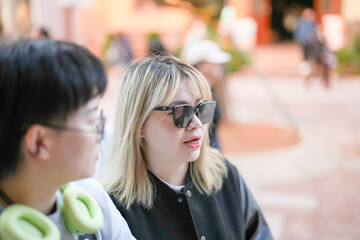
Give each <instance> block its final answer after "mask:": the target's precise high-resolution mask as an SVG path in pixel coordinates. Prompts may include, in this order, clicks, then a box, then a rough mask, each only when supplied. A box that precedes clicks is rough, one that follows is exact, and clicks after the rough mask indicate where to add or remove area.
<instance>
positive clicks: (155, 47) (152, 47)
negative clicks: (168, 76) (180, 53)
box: [148, 33, 166, 56]
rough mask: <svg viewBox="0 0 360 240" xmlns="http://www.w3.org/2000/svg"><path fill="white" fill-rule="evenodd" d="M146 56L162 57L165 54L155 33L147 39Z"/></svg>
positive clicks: (162, 45)
mask: <svg viewBox="0 0 360 240" xmlns="http://www.w3.org/2000/svg"><path fill="white" fill-rule="evenodd" d="M148 53H149V54H148V55H149V56H152V55H163V54H166V49H165V46H164V44H163V43H162V42H161V40H160V36H159V34H157V33H151V34H149V37H148Z"/></svg>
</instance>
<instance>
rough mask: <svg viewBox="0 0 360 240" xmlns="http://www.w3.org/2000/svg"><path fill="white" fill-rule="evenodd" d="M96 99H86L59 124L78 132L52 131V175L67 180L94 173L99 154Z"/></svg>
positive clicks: (97, 101) (97, 100)
mask: <svg viewBox="0 0 360 240" xmlns="http://www.w3.org/2000/svg"><path fill="white" fill-rule="evenodd" d="M98 103H99V99H98V98H95V99H93V100H90V101H89V102H88V103H87V104H85V105H84V106H83V107H81V108H79V109H78V110H77V111H74V112H73V113H71V114H70V115H69V117H68V120H67V121H66V123H62V125H63V126H66V127H69V128H73V129H79V130H80V131H67V130H64V131H56V130H54V129H50V130H52V131H53V134H54V135H53V138H52V139H53V145H52V148H51V158H52V161H53V167H54V168H56V169H57V171H56V174H58V176H57V177H58V178H60V179H61V180H62V181H65V182H68V181H72V180H76V179H80V178H86V177H90V176H92V175H93V174H94V172H95V165H96V161H97V159H98V156H99V150H100V144H99V136H98V135H97V134H96V133H95V131H96V125H97V124H98V119H99V112H98Z"/></svg>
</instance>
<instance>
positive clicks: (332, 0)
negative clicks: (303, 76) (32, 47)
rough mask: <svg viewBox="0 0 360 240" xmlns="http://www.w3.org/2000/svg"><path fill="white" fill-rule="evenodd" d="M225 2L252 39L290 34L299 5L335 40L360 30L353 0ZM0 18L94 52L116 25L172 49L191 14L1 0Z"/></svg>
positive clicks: (78, 1) (13, 28)
mask: <svg viewBox="0 0 360 240" xmlns="http://www.w3.org/2000/svg"><path fill="white" fill-rule="evenodd" d="M171 2H176V0H172V1H171ZM227 4H228V5H229V6H231V7H232V9H234V10H235V14H236V16H235V17H236V19H241V18H252V19H254V20H255V22H256V23H257V31H256V43H257V44H268V43H272V42H278V41H284V40H291V39H292V33H291V30H292V28H293V27H294V22H295V20H296V17H297V16H298V15H299V9H301V8H303V7H311V8H314V9H315V11H316V13H317V16H318V19H319V21H323V20H324V19H326V21H327V22H326V23H325V24H324V28H325V31H330V32H327V34H329V36H333V37H334V36H335V37H337V38H339V39H337V44H338V45H337V46H341V45H344V44H345V41H346V37H347V36H349V35H351V33H352V32H356V31H360V29H357V28H359V27H357V26H359V24H358V23H359V22H360V6H359V5H360V1H358V0H228V1H227ZM0 19H1V22H0V23H1V24H2V26H3V34H4V35H11V36H24V35H26V34H27V33H28V32H29V31H30V29H31V27H33V26H43V27H46V28H47V29H49V31H50V33H51V35H52V36H53V37H54V38H57V39H66V40H70V41H75V42H78V43H80V44H84V45H86V46H88V47H89V48H91V49H92V50H93V51H94V52H95V53H97V54H99V55H101V53H102V51H103V46H104V42H105V38H106V35H107V34H109V33H115V32H119V31H121V32H123V33H126V34H127V35H128V37H129V39H130V41H131V43H132V47H133V48H134V52H136V53H138V54H140V55H141V54H143V52H144V51H145V48H146V41H147V35H148V34H150V33H158V34H159V35H160V36H161V40H162V41H163V42H164V44H165V46H166V47H167V49H168V50H170V51H175V50H176V49H177V48H178V47H179V46H181V45H182V44H183V42H184V38H185V34H186V32H187V31H188V30H189V29H190V28H191V26H192V23H193V21H194V19H195V18H194V16H192V15H191V13H190V12H189V11H187V10H186V9H180V8H172V7H164V6H162V7H160V6H158V5H156V3H155V0H126V1H124V0H51V1H49V0H1V2H0ZM329 24H330V25H331V24H332V28H329ZM334 24H335V25H334ZM331 31H332V32H331ZM349 31H350V32H349ZM334 32H335V33H334Z"/></svg>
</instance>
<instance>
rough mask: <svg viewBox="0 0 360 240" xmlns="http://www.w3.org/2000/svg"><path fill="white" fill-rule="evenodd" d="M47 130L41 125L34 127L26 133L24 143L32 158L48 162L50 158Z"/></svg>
mask: <svg viewBox="0 0 360 240" xmlns="http://www.w3.org/2000/svg"><path fill="white" fill-rule="evenodd" d="M46 133H47V130H46V129H45V128H44V127H43V126H41V125H39V124H35V125H32V126H31V127H30V128H29V129H28V130H27V131H26V133H25V136H24V142H25V147H26V148H27V151H28V153H29V154H30V156H32V157H34V158H35V157H36V158H39V159H41V160H44V161H46V160H48V159H49V158H50V152H49V144H48V142H49V140H50V139H48V137H47V134H46Z"/></svg>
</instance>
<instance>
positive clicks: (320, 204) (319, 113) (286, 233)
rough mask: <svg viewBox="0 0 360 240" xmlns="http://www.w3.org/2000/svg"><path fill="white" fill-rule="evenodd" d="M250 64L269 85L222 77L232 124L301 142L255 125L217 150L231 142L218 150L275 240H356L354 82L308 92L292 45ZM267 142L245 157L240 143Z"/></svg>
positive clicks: (359, 221) (359, 202)
mask: <svg viewBox="0 0 360 240" xmlns="http://www.w3.org/2000/svg"><path fill="white" fill-rule="evenodd" d="M254 58H255V65H256V66H257V67H258V68H259V69H260V70H261V71H263V72H264V73H265V76H266V77H267V79H266V80H261V79H259V78H257V76H256V75H255V74H253V73H252V72H251V71H250V70H249V69H247V70H246V69H245V70H244V72H242V73H240V74H234V75H232V76H231V77H230V78H229V79H228V89H229V98H230V103H229V104H230V106H231V107H230V109H231V115H232V120H233V121H234V122H235V124H236V123H238V124H243V125H244V126H246V124H249V126H250V125H251V126H252V127H253V125H254V124H255V125H256V124H258V125H259V126H268V127H269V128H274V133H275V132H277V133H278V132H279V131H277V130H279V129H283V130H284V131H283V132H284V133H285V132H286V131H288V132H289V131H290V132H291V131H292V130H291V129H292V128H295V127H298V133H297V134H298V135H297V136H298V137H299V139H300V140H299V141H297V142H296V143H295V144H289V142H288V143H286V144H284V139H280V138H279V134H274V136H273V137H272V135H271V131H266V136H265V131H264V128H261V127H260V128H259V129H260V130H259V131H254V135H251V139H250V137H248V139H243V138H241V136H242V135H241V133H238V135H237V136H240V137H239V138H241V139H238V138H236V137H234V134H231V135H227V134H225V135H221V140H222V144H223V145H224V144H232V145H234V144H235V148H234V147H232V148H227V147H226V146H223V149H224V150H226V149H227V151H225V152H224V155H225V156H226V157H227V158H228V159H229V160H230V161H231V162H233V163H234V164H235V165H236V166H237V167H238V168H239V170H240V171H241V173H242V174H243V176H244V178H245V180H246V181H247V184H248V186H249V187H250V189H251V191H252V192H253V194H254V195H255V197H256V199H257V201H258V203H259V205H260V206H261V208H262V210H263V212H264V214H265V216H266V218H267V221H268V223H269V225H270V227H271V230H272V232H273V235H274V237H275V239H279V240H288V239H290V240H305V239H306V240H322V239H324V240H325V239H326V240H333V239H334V240H335V239H336V240H338V239H341V240H352V239H354V240H355V239H360V228H359V226H360V77H359V78H354V77H353V78H351V79H339V78H337V77H335V78H333V81H332V86H331V88H330V89H324V88H323V87H322V86H321V84H320V83H319V82H317V81H315V82H314V83H313V85H311V86H309V87H306V86H305V85H304V83H303V81H302V79H301V78H300V77H299V76H298V73H297V62H298V61H299V60H300V59H301V52H300V51H299V49H298V48H296V47H294V45H283V46H281V45H279V46H270V47H262V48H258V49H257V50H256V53H255V57H254ZM284 59H285V60H284ZM118 75H119V74H118V73H117V74H114V71H113V72H112V73H111V74H110V75H109V78H110V82H109V88H108V90H107V92H106V94H105V96H104V98H103V99H102V100H101V104H100V105H101V107H102V108H103V109H104V113H105V115H106V116H107V117H108V119H107V121H108V123H109V125H111V124H112V123H113V116H114V114H115V113H114V109H115V105H116V99H117V90H118V86H119V83H120V79H119V77H118ZM266 129H268V128H266ZM223 133H224V132H223ZM247 134H249V133H247ZM254 136H255V137H254ZM265 137H266V138H267V139H273V142H272V141H271V140H270V143H271V144H269V146H270V145H272V146H274V147H273V148H271V147H270V148H261V146H256V147H254V148H248V149H247V150H248V151H243V149H244V148H242V146H240V145H244V141H248V143H249V142H250V141H253V143H257V142H256V141H255V140H254V139H256V138H257V139H259V141H258V143H259V144H263V143H264V141H261V140H263V139H264V138H265ZM285 140H286V139H285ZM267 141H269V140H267ZM277 141H282V142H281V144H278V145H277V144H276V142H277ZM236 144H239V148H236ZM249 145H251V142H250V143H249ZM233 149H235V150H233ZM236 149H238V150H236ZM249 149H250V151H249ZM251 149H252V150H251ZM256 149H258V150H256Z"/></svg>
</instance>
